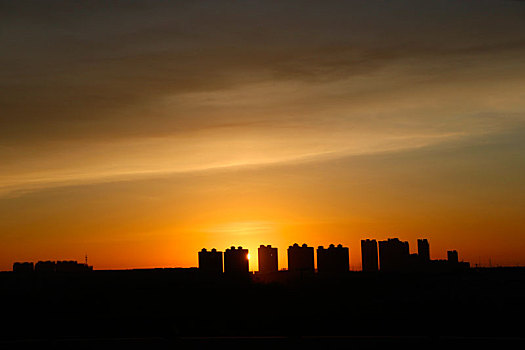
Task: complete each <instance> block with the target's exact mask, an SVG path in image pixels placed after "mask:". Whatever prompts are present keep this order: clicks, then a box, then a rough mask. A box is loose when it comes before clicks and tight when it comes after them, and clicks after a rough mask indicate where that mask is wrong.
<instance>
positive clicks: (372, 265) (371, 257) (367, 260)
mask: <svg viewBox="0 0 525 350" xmlns="http://www.w3.org/2000/svg"><path fill="white" fill-rule="evenodd" d="M361 264H362V269H363V271H365V272H374V271H377V270H378V256H377V242H376V240H375V239H372V240H370V239H366V240H362V241H361Z"/></svg>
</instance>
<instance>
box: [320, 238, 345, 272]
mask: <svg viewBox="0 0 525 350" xmlns="http://www.w3.org/2000/svg"><path fill="white" fill-rule="evenodd" d="M349 257H350V255H349V252H348V248H347V247H343V246H342V245H341V244H338V245H337V247H336V246H334V245H333V244H330V246H329V247H328V249H325V248H324V247H323V246H319V247H318V248H317V272H319V273H326V272H328V273H335V272H339V273H340V272H348V270H350V261H349V260H350V259H349Z"/></svg>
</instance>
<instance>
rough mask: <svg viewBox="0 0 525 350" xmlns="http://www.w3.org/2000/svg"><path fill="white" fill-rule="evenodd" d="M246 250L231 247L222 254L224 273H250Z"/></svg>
mask: <svg viewBox="0 0 525 350" xmlns="http://www.w3.org/2000/svg"><path fill="white" fill-rule="evenodd" d="M249 262H250V261H249V259H248V249H243V248H242V247H238V248H237V249H235V247H234V246H232V247H231V248H229V249H226V251H225V252H224V273H226V274H231V275H239V274H247V273H248V272H249V271H250V267H249Z"/></svg>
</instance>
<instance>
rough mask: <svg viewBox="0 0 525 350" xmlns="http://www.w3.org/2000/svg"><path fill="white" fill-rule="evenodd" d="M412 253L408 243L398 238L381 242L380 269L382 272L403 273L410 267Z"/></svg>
mask: <svg viewBox="0 0 525 350" xmlns="http://www.w3.org/2000/svg"><path fill="white" fill-rule="evenodd" d="M409 261H410V251H409V247H408V242H403V241H400V240H399V239H398V238H389V239H388V240H386V241H379V268H380V269H381V271H402V270H405V269H406V268H407V267H408V264H409Z"/></svg>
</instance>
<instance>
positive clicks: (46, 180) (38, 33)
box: [0, 1, 525, 270]
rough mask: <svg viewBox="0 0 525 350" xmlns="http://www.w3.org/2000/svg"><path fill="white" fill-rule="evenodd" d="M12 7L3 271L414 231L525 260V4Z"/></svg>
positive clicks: (435, 244) (1, 141) (0, 75)
mask: <svg viewBox="0 0 525 350" xmlns="http://www.w3.org/2000/svg"><path fill="white" fill-rule="evenodd" d="M103 6H104V5H102V4H98V5H93V6H84V5H82V4H59V3H49V4H46V3H41V2H35V3H32V4H31V5H29V4H28V3H22V2H20V3H18V2H16V3H13V4H9V5H6V9H5V11H2V12H3V14H2V18H0V19H1V21H0V23H2V25H1V26H2V33H3V35H2V36H0V45H1V47H3V48H4V49H3V52H4V54H3V55H2V57H0V66H1V67H4V69H2V70H0V87H1V89H2V94H0V106H2V107H1V110H2V113H1V116H0V238H1V239H2V244H1V245H0V270H9V269H11V266H12V263H13V262H14V261H37V260H48V259H50V260H65V259H73V260H79V261H82V260H83V259H84V255H85V254H86V253H87V254H88V256H89V262H90V264H92V265H94V267H95V268H96V269H105V268H134V267H137V268H138V267H176V266H180V267H189V266H196V265H197V252H198V251H199V250H200V249H202V248H203V247H206V248H213V247H215V248H217V249H219V250H225V249H226V248H227V247H229V246H231V245H235V246H239V245H242V246H244V247H247V248H249V249H250V251H251V253H252V254H251V257H252V260H251V262H250V266H251V268H252V269H254V270H256V268H257V265H256V257H257V254H256V249H257V247H258V246H259V245H260V244H272V245H273V246H276V247H278V248H279V259H280V261H279V265H280V267H281V268H283V267H286V248H287V247H288V246H289V245H291V244H293V243H295V242H297V243H300V244H301V243H307V244H309V245H311V246H314V247H317V246H318V245H325V246H326V245H329V244H330V243H334V244H338V243H342V244H344V245H346V246H349V248H350V257H351V267H352V268H353V269H359V268H360V245H359V241H360V240H361V239H364V238H375V239H379V240H381V239H386V238H388V237H399V238H400V239H403V240H408V241H409V242H410V244H411V248H412V251H414V249H415V246H416V240H417V238H428V239H429V242H430V247H431V256H432V258H436V259H437V258H444V257H445V256H446V250H447V249H457V250H458V251H459V255H460V259H464V260H467V261H470V262H471V263H472V264H476V263H481V264H482V265H487V264H488V263H489V260H490V261H491V262H492V264H502V265H516V264H521V265H523V264H525V257H524V255H523V253H522V252H523V251H524V249H525V219H524V216H523V212H524V209H525V180H524V179H525V177H524V176H523V174H525V89H523V86H525V59H524V57H525V45H524V44H523V43H524V42H525V21H524V20H523V19H524V18H525V4H523V3H520V2H501V1H494V2H492V1H488V2H483V3H480V4H475V3H472V2H462V1H450V2H447V1H437V2H424V3H422V2H419V1H416V2H412V1H405V2H400V1H392V2H388V4H383V3H374V2H366V3H349V2H343V1H333V2H326V3H325V2H323V3H316V2H312V3H308V4H306V5H305V4H304V3H299V2H295V1H285V2H279V3H278V4H268V3H266V2H258V1H254V2H249V3H238V4H237V3H235V4H234V3H232V4H227V5H224V6H221V5H217V4H216V3H214V2H192V3H191V4H184V5H183V4H164V3H159V4H153V3H149V2H140V1H139V2H134V3H133V4H130V3H128V2H122V3H120V2H117V3H115V6H114V7H111V8H104V7H103Z"/></svg>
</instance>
